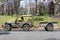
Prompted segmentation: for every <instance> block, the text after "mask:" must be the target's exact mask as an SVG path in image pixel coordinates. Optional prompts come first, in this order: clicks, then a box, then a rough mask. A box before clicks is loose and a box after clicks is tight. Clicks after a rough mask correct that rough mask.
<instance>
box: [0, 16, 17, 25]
mask: <svg viewBox="0 0 60 40" xmlns="http://www.w3.org/2000/svg"><path fill="white" fill-rule="evenodd" d="M15 18H16V17H12V16H0V24H4V23H5V22H7V21H14V20H15Z"/></svg>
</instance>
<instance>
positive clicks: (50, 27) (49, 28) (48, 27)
mask: <svg viewBox="0 0 60 40" xmlns="http://www.w3.org/2000/svg"><path fill="white" fill-rule="evenodd" d="M45 30H46V31H53V25H52V24H48V25H47V26H46V27H45Z"/></svg>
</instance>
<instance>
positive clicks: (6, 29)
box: [3, 25, 11, 31]
mask: <svg viewBox="0 0 60 40" xmlns="http://www.w3.org/2000/svg"><path fill="white" fill-rule="evenodd" d="M3 29H4V31H11V27H10V25H5V27H4V28H3Z"/></svg>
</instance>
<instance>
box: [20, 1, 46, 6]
mask: <svg viewBox="0 0 60 40" xmlns="http://www.w3.org/2000/svg"><path fill="white" fill-rule="evenodd" d="M29 1H30V2H32V3H34V0H22V1H21V3H20V6H23V7H25V2H27V3H28V2H29ZM38 1H40V0H38ZM41 2H43V0H41ZM46 2H47V0H45V2H44V4H45V3H46Z"/></svg>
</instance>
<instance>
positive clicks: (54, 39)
mask: <svg viewBox="0 0 60 40" xmlns="http://www.w3.org/2000/svg"><path fill="white" fill-rule="evenodd" d="M46 40H60V39H56V38H49V39H46Z"/></svg>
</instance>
